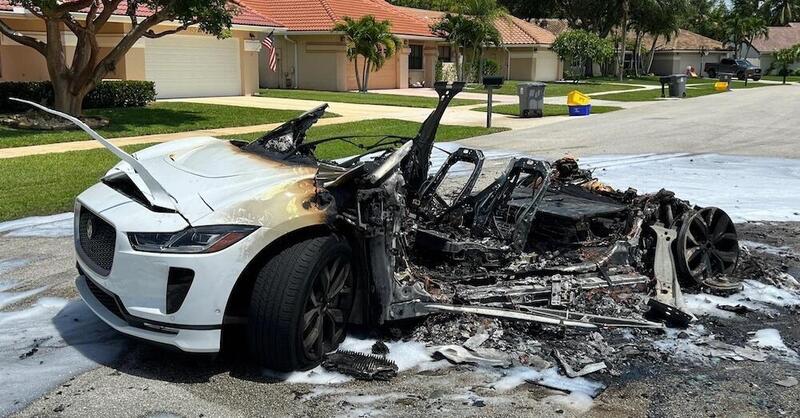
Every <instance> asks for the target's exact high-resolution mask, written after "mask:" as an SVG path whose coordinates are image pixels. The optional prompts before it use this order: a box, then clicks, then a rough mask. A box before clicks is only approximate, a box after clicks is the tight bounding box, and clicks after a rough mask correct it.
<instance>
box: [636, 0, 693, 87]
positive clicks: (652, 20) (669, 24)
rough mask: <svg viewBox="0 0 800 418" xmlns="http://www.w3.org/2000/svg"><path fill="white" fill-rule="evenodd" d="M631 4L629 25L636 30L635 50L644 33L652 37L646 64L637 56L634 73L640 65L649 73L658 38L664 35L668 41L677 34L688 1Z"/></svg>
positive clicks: (642, 0) (656, 0) (648, 0)
mask: <svg viewBox="0 0 800 418" xmlns="http://www.w3.org/2000/svg"><path fill="white" fill-rule="evenodd" d="M631 6H632V7H631V27H632V28H633V29H634V31H635V32H636V52H637V53H638V52H639V50H640V44H641V40H642V36H643V35H644V34H650V36H651V37H652V43H651V45H650V52H649V54H648V55H649V57H648V59H647V65H646V66H642V64H643V63H642V62H641V57H639V60H638V61H639V62H638V64H637V65H636V66H635V68H636V74H637V75H639V69H640V67H641V68H642V70H644V72H645V73H650V68H651V67H652V65H653V59H654V57H655V48H656V44H657V43H658V39H659V38H660V37H664V38H666V39H667V40H668V41H669V40H670V39H672V36H674V35H677V33H678V30H679V29H680V25H681V22H680V21H681V20H682V19H683V18H684V17H685V16H686V15H687V14H688V2H687V1H686V0H637V1H635V2H634V3H633V4H632V5H631Z"/></svg>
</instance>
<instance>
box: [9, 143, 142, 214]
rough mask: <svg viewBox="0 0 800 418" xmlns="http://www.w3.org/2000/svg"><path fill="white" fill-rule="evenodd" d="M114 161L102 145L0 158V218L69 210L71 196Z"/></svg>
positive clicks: (94, 181)
mask: <svg viewBox="0 0 800 418" xmlns="http://www.w3.org/2000/svg"><path fill="white" fill-rule="evenodd" d="M150 145H152V144H144V145H133V146H129V147H124V148H125V150H127V151H128V152H135V151H138V150H140V149H142V148H146V147H148V146H150ZM117 162H119V158H117V157H115V156H114V155H113V154H111V153H110V152H109V151H108V150H106V149H105V148H103V149H93V150H89V151H73V152H65V153H60V154H45V155H32V156H28V157H19V158H8V159H0V221H7V220H9V219H16V218H21V217H25V216H34V215H50V214H53V213H59V212H68V211H71V210H72V206H73V201H74V200H75V196H77V195H78V194H79V193H81V192H82V191H83V190H85V189H86V188H88V187H89V186H91V185H92V184H94V183H96V182H97V181H98V180H99V179H100V177H101V176H102V175H103V174H105V172H106V171H108V169H110V168H111V167H113V166H114V164H116V163H117Z"/></svg>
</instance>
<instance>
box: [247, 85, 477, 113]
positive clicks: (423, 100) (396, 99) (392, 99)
mask: <svg viewBox="0 0 800 418" xmlns="http://www.w3.org/2000/svg"><path fill="white" fill-rule="evenodd" d="M259 95H261V96H264V97H275V98H280V99H299V100H316V101H320V102H334V103H356V104H370V105H383V106H404V107H424V108H431V109H432V108H434V107H436V104H437V103H439V100H438V99H436V98H433V97H421V96H401V95H397V94H381V93H358V92H352V91H318V90H287V89H262V90H260V91H259ZM480 103H483V101H482V100H470V99H453V101H452V102H450V105H451V106H463V105H473V104H480Z"/></svg>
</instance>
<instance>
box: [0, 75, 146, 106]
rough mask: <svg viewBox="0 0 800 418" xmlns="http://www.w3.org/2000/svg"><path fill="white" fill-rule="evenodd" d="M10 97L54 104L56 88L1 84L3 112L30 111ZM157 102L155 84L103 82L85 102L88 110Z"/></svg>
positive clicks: (44, 83) (43, 84)
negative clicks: (54, 90)
mask: <svg viewBox="0 0 800 418" xmlns="http://www.w3.org/2000/svg"><path fill="white" fill-rule="evenodd" d="M9 97H17V98H20V99H25V100H30V101H32V102H37V103H46V104H52V103H53V85H52V84H51V83H50V82H49V81H6V82H0V113H9V112H22V111H25V110H28V109H30V106H27V105H25V104H23V103H19V102H15V101H12V100H8V98H9ZM155 99H156V86H155V83H153V82H152V81H135V80H120V81H101V82H100V84H98V85H97V87H95V89H94V90H92V91H91V92H89V94H87V95H86V97H85V98H84V100H83V107H84V108H87V109H92V108H95V109H98V108H109V107H141V106H145V105H147V104H148V103H150V102H152V101H154V100H155Z"/></svg>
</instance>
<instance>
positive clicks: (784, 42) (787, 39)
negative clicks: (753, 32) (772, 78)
mask: <svg viewBox="0 0 800 418" xmlns="http://www.w3.org/2000/svg"><path fill="white" fill-rule="evenodd" d="M797 44H800V22H792V23H789V25H787V26H770V27H769V28H768V33H767V36H766V37H763V36H762V37H758V38H756V39H754V40H753V43H752V44H751V45H750V48H749V51H748V48H747V45H741V46H740V53H741V55H740V56H742V57H743V58H747V59H748V60H749V61H750V62H752V63H753V64H755V65H759V66H761V68H762V70H763V71H765V72H766V71H768V70H770V69H771V68H772V66H773V62H774V61H775V52H777V51H778V50H781V49H784V48H790V47H793V46H795V45H797ZM790 68H792V69H800V63H795V64H793V65H791V66H790Z"/></svg>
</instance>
